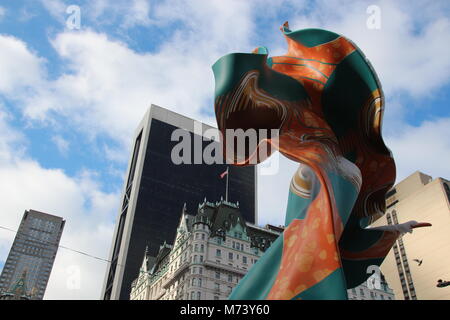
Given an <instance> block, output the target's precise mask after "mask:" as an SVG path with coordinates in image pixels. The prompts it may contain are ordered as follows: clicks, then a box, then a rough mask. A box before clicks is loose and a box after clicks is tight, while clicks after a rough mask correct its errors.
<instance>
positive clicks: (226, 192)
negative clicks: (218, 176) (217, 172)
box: [225, 167, 230, 202]
mask: <svg viewBox="0 0 450 320" xmlns="http://www.w3.org/2000/svg"><path fill="white" fill-rule="evenodd" d="M228 170H229V168H228V167H227V186H226V191H225V201H226V202H228V176H229V175H230V171H228Z"/></svg>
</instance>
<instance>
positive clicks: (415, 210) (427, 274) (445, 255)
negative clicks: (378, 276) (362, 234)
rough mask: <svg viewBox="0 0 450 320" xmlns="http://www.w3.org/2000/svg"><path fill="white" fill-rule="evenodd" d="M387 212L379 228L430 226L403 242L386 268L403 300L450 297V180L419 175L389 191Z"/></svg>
mask: <svg viewBox="0 0 450 320" xmlns="http://www.w3.org/2000/svg"><path fill="white" fill-rule="evenodd" d="M386 206H387V210H386V214H385V215H384V217H383V218H381V219H379V220H378V221H376V223H375V224H374V225H373V226H380V225H386V224H389V225H392V224H399V223H404V222H407V221H409V220H416V221H418V222H429V223H431V224H432V225H433V226H432V227H427V228H419V229H415V230H414V232H413V234H412V235H410V234H405V235H404V236H403V237H402V238H400V239H399V240H397V242H396V244H395V245H394V247H393V248H392V250H391V251H390V252H389V255H388V256H387V257H386V259H385V261H384V262H383V264H382V265H381V271H382V273H383V274H384V275H385V277H386V280H387V281H388V283H389V285H390V286H391V287H392V288H393V290H394V293H395V296H396V298H397V299H405V300H416V299H418V300H423V299H450V287H443V288H439V287H437V286H436V285H437V282H438V280H439V279H441V280H444V281H449V280H450V182H449V181H448V180H445V179H443V178H436V179H432V178H431V177H430V176H428V175H426V174H423V173H421V172H418V171H417V172H415V173H413V174H412V175H410V176H409V177H407V178H406V179H404V180H402V181H401V182H399V183H398V184H397V185H395V187H394V188H392V189H391V190H390V191H389V192H388V193H387V198H386Z"/></svg>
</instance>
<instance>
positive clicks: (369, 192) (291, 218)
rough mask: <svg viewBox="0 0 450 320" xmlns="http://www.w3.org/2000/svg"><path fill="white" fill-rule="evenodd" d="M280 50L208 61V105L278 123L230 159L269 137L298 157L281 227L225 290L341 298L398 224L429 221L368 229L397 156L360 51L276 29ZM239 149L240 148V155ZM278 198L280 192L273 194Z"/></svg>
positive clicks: (223, 120) (229, 115)
mask: <svg viewBox="0 0 450 320" xmlns="http://www.w3.org/2000/svg"><path fill="white" fill-rule="evenodd" d="M281 30H282V32H283V33H284V36H285V38H286V40H287V43H288V51H287V53H286V54H285V55H283V56H279V57H271V58H269V57H268V51H267V49H266V48H264V47H260V48H257V49H255V50H254V51H253V53H248V54H247V53H233V54H228V55H226V56H224V57H222V58H220V59H219V60H218V61H217V62H216V63H215V64H214V65H213V71H214V76H215V80H216V88H215V112H216V118H217V123H218V127H219V130H220V131H221V132H222V134H223V135H222V136H223V140H224V141H223V142H224V145H227V143H228V142H229V141H228V142H227V141H226V133H225V131H226V130H227V129H243V130H247V129H257V130H261V129H266V130H270V129H278V134H277V135H276V136H273V135H272V136H269V137H266V138H263V137H261V136H259V137H258V144H257V146H256V149H254V150H246V155H245V156H244V160H243V161H242V160H238V159H239V158H238V155H236V154H235V153H234V149H233V150H231V152H230V150H228V149H227V148H226V147H225V148H224V152H225V157H226V158H227V159H228V160H229V161H231V162H233V163H234V164H236V165H248V164H249V163H251V161H250V160H251V159H254V158H255V157H257V162H261V161H263V160H264V158H263V157H260V156H259V155H258V154H259V153H258V150H259V149H260V148H262V147H266V148H267V146H269V149H271V151H273V150H274V149H277V150H279V152H280V153H281V154H283V155H285V156H286V157H288V158H289V159H291V160H294V161H296V162H299V163H300V166H299V169H298V170H297V171H296V173H295V175H294V177H293V178H292V181H291V184H290V188H289V197H288V205H287V212H286V218H285V225H286V228H285V231H284V233H283V234H282V236H280V237H279V238H278V239H277V240H276V241H275V242H274V243H273V244H272V246H271V247H270V248H269V249H268V250H267V251H266V253H265V254H264V255H263V256H262V257H261V258H260V259H259V261H258V262H257V263H256V264H255V265H254V266H253V267H252V268H251V270H250V271H249V272H248V273H247V275H246V276H245V277H244V278H243V279H242V280H241V281H240V283H239V284H238V286H237V287H236V288H235V289H234V290H233V292H232V294H231V296H230V299H347V289H348V288H352V287H355V286H357V285H359V284H361V283H362V282H364V281H365V280H366V279H367V277H368V276H369V274H368V273H367V269H368V267H369V266H373V265H380V264H381V263H382V261H383V259H384V258H385V256H386V255H387V253H388V252H389V250H390V249H391V247H392V246H393V244H394V243H395V241H396V239H397V238H398V237H399V236H400V235H401V234H402V231H410V230H411V229H412V228H415V227H420V226H425V225H429V224H423V223H417V222H415V221H412V222H408V223H406V224H403V225H398V226H390V227H389V226H388V227H379V228H371V229H370V228H366V227H367V226H368V225H369V224H370V223H371V222H373V221H374V220H375V219H377V218H379V217H380V216H381V215H383V214H384V211H385V195H386V192H387V191H388V190H389V189H390V188H391V187H392V186H393V184H394V181H395V174H396V169H395V162H394V159H393V157H392V154H391V152H390V151H389V149H388V148H387V147H386V146H385V144H384V142H383V139H382V137H381V122H382V116H383V105H384V98H383V93H382V90H381V86H380V83H379V81H378V78H377V76H376V74H375V72H374V70H373V68H372V67H371V65H370V63H369V62H368V60H367V59H366V58H365V56H364V54H363V53H362V52H361V51H360V50H359V49H358V48H357V47H356V46H355V44H353V43H352V42H351V41H350V40H348V39H346V38H345V37H343V36H340V35H338V34H336V33H333V32H330V31H325V30H320V29H305V30H299V31H295V32H292V31H291V30H289V26H288V24H287V23H285V24H284V25H283V27H282V28H281ZM241 156H242V155H241ZM273 201H278V199H273Z"/></svg>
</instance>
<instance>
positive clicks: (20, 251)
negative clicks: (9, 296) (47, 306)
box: [0, 210, 65, 300]
mask: <svg viewBox="0 0 450 320" xmlns="http://www.w3.org/2000/svg"><path fill="white" fill-rule="evenodd" d="M64 225H65V221H64V220H63V219H62V218H61V217H57V216H53V215H50V214H47V213H43V212H39V211H35V210H27V211H25V213H24V214H23V217H22V221H21V223H20V227H19V230H18V231H17V234H16V237H15V239H14V242H13V245H12V247H11V250H10V252H9V255H8V258H7V260H6V263H5V265H4V267H3V270H2V274H1V276H0V293H2V292H11V291H14V290H13V289H11V288H12V287H14V286H16V284H17V281H18V280H19V279H21V278H23V275H24V273H26V279H25V280H23V281H24V287H25V288H28V290H29V292H28V291H27V292H26V294H30V295H32V296H33V299H38V300H39V299H42V298H43V297H44V293H45V289H46V288H47V282H48V279H49V277H50V273H51V271H52V268H53V263H54V261H55V257H56V253H57V252H58V246H59V240H60V239H61V234H62V232H63V229H64Z"/></svg>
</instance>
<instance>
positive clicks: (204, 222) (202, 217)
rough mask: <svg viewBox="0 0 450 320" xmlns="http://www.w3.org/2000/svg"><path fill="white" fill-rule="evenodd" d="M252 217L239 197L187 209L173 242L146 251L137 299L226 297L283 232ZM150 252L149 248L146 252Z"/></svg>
mask: <svg viewBox="0 0 450 320" xmlns="http://www.w3.org/2000/svg"><path fill="white" fill-rule="evenodd" d="M282 231H283V228H282V227H275V226H270V225H266V227H264V228H261V227H258V226H256V225H254V224H251V223H246V222H245V220H244V218H243V216H242V214H241V210H240V208H239V203H231V202H227V201H224V200H221V201H219V202H216V203H210V202H207V201H206V199H205V200H204V202H203V203H202V204H200V205H199V207H198V210H197V213H196V215H191V214H189V213H188V212H187V209H186V205H185V206H184V207H183V209H182V214H181V219H180V222H179V224H178V228H177V231H176V237H175V241H174V243H173V245H169V244H167V243H163V244H162V245H161V247H160V250H159V253H158V255H157V257H156V260H152V259H150V258H149V255H148V252H147V251H146V252H145V255H144V259H143V262H142V266H141V268H140V271H139V276H138V278H137V279H135V280H134V281H133V283H132V285H131V288H130V289H131V294H130V298H131V299H132V300H222V299H226V298H227V297H228V296H229V294H230V293H231V290H233V288H234V287H235V286H236V284H237V283H238V282H239V280H240V279H241V278H242V277H243V276H244V275H245V274H246V273H247V271H248V270H249V269H250V268H251V267H252V265H253V264H254V263H256V261H257V260H258V258H259V257H260V256H261V255H262V254H263V253H264V252H265V250H266V249H267V248H268V247H269V246H270V245H271V244H272V242H273V241H275V240H276V238H277V237H278V236H279V235H280V234H281V233H282ZM143 254H144V252H143Z"/></svg>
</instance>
